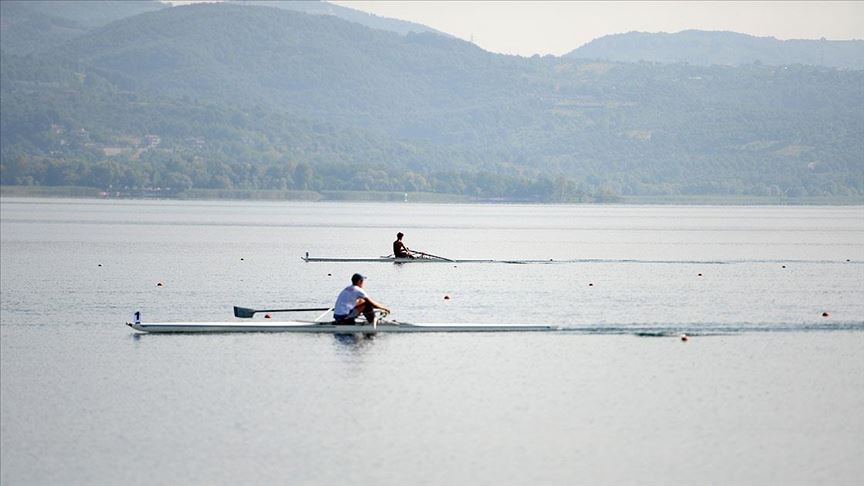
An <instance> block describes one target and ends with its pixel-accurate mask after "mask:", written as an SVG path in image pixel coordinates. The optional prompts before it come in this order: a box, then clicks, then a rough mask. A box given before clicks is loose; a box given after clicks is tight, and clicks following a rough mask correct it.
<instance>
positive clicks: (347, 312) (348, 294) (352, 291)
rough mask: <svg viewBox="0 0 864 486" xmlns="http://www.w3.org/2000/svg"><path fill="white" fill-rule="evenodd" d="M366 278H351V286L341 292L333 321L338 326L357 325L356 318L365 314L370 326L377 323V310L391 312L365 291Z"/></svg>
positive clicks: (357, 275)
mask: <svg viewBox="0 0 864 486" xmlns="http://www.w3.org/2000/svg"><path fill="white" fill-rule="evenodd" d="M365 280H366V277H364V276H363V275H360V274H359V273H355V274H354V275H353V276H352V277H351V285H349V286H347V287H345V288H344V289H342V292H339V297H337V298H336V305H334V306H333V319H334V320H335V321H336V322H335V323H336V324H356V321H354V319H355V318H357V317H359V316H360V314H363V316H364V317H366V321H367V322H368V323H369V324H374V323H375V309H382V310H384V311H386V312H387V313H389V312H390V309H388V308H387V307H386V306H384V305H383V304H380V303H378V302H375V301H374V300H372V299H371V298H370V297H369V296H368V295H367V294H366V291H365V290H363V282H364V281H365Z"/></svg>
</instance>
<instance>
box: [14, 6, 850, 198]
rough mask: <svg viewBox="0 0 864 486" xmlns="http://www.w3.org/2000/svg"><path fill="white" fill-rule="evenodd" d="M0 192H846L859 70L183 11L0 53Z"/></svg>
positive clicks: (261, 12)
mask: <svg viewBox="0 0 864 486" xmlns="http://www.w3.org/2000/svg"><path fill="white" fill-rule="evenodd" d="M0 81H2V93H0V95H2V96H0V102H2V107H0V118H2V133H0V138H2V139H0V142H2V143H0V145H2V148H0V155H2V160H0V175H2V183H3V184H45V185H65V184H77V185H89V186H96V187H104V188H107V187H111V188H115V189H116V188H132V187H137V188H140V187H154V186H168V187H171V188H172V190H185V189H190V188H210V189H231V188H235V189H236V188H242V189H256V188H271V189H308V190H350V189H356V190H385V191H406V192H410V191H427V192H439V193H453V194H462V195H469V196H475V197H482V198H500V199H510V200H536V201H578V200H583V201H584V200H612V199H615V198H616V197H618V196H626V195H653V194H659V195H754V196H760V195H771V196H790V197H794V196H816V197H818V196H851V197H861V196H862V195H864V163H862V156H861V154H862V153H864V136H862V134H864V115H862V113H864V93H862V86H864V72H861V71H848V70H836V69H832V68H825V67H818V66H804V65H790V66H781V67H774V66H768V65H764V64H763V65H758V64H749V65H744V66H739V67H732V66H711V67H704V66H692V65H684V64H673V65H663V64H646V63H635V64H629V63H619V62H595V61H586V60H579V59H571V58H555V57H551V56H547V57H543V58H541V57H533V58H521V57H516V56H504V55H497V54H492V53H489V52H486V51H483V50H482V49H480V48H478V47H476V46H474V45H473V44H470V43H467V42H464V41H460V40H458V39H453V38H448V37H444V36H439V35H436V34H433V33H419V34H417V33H408V34H407V35H401V34H397V33H394V32H388V31H382V30H375V29H370V28H367V27H364V26H362V25H359V24H357V23H352V22H347V21H344V20H341V19H339V18H335V17H333V16H325V15H308V14H304V13H301V12H295V11H289V10H285V9H275V8H270V7H261V6H248V5H226V4H197V5H191V6H184V7H172V8H163V9H159V10H156V11H152V12H145V13H141V14H139V15H135V16H132V17H127V18H123V19H120V20H117V21H115V22H112V23H110V24H108V25H105V26H103V27H100V28H98V29H95V30H92V31H89V32H88V33H85V34H82V35H79V36H77V37H75V38H73V39H71V40H67V41H65V42H63V43H62V45H60V46H58V47H56V48H54V49H51V50H48V51H44V52H38V53H33V54H30V55H27V56H21V55H15V54H13V53H10V52H8V51H6V50H5V44H4V49H3V52H2V70H0Z"/></svg>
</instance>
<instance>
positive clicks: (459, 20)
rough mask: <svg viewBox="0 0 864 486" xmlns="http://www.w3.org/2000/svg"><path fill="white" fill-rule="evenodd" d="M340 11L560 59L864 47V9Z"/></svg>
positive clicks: (664, 5)
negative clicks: (769, 40)
mask: <svg viewBox="0 0 864 486" xmlns="http://www.w3.org/2000/svg"><path fill="white" fill-rule="evenodd" d="M332 3H336V4H338V5H341V6H344V7H349V8H353V9H356V10H363V11H366V12H370V13H374V14H375V15H379V16H382V17H391V18H397V19H402V20H409V21H411V22H417V23H420V24H423V25H427V26H429V27H432V28H434V29H437V30H440V31H443V32H446V33H448V34H451V35H453V36H455V37H458V38H460V39H464V40H468V41H473V42H474V43H475V44H477V45H478V46H480V47H482V48H483V49H486V50H488V51H492V52H498V53H502V54H517V55H521V56H531V55H534V54H540V55H546V54H553V55H556V56H559V55H562V54H566V53H568V52H570V51H572V50H573V49H576V48H577V47H579V46H581V45H583V44H586V43H588V42H590V41H591V40H593V39H596V38H598V37H602V36H604V35H608V34H616V33H624V32H631V31H643V32H679V31H682V30H687V29H698V30H729V31H733V32H741V33H745V34H751V35H756V36H760V37H776V38H778V39H783V40H785V39H819V38H822V37H825V38H826V39H829V40H849V39H864V1H850V2H785V1H779V2H773V1H772V2H765V1H759V2H668V1H662V2H657V1H636V2H576V1H536V2H522V1H509V2H508V1H449V2H444V1H333V2H332Z"/></svg>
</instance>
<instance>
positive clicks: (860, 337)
mask: <svg viewBox="0 0 864 486" xmlns="http://www.w3.org/2000/svg"><path fill="white" fill-rule="evenodd" d="M400 230H401V231H403V232H405V233H406V237H405V240H406V243H407V245H408V246H409V247H411V248H415V249H419V250H423V251H426V252H429V253H433V254H436V255H442V256H447V257H451V258H494V259H554V260H567V261H568V263H553V264H536V265H508V264H457V265H451V264H440V265H438V264H435V265H392V264H380V263H363V264H344V263H303V262H302V261H301V260H300V256H301V255H303V254H305V252H307V251H308V252H310V254H311V255H312V256H351V257H368V256H373V257H374V256H379V255H384V254H387V253H389V252H390V243H391V242H392V240H393V239H394V235H395V233H396V232H397V231H400ZM0 243H2V245H0V257H2V262H0V263H2V266H0V268H2V271H0V284H2V295H0V297H2V299H0V338H2V339H0V346H2V353H0V373H2V379H0V392H2V394H0V419H2V420H0V441H2V442H0V446H2V447H0V481H2V483H3V484H22V483H24V484H28V483H121V482H123V483H132V484H135V483H140V484H151V483H169V484H177V483H188V482H191V483H199V484H200V483H208V484H212V483H223V484H224V483H236V482H238V481H244V480H245V481H250V480H254V481H260V482H270V483H274V482H278V483H292V484H297V483H301V484H317V483H350V484H406V483H409V484H452V483H454V482H470V483H475V484H502V483H506V484H531V483H554V484H572V483H574V482H579V481H582V482H601V483H639V484H645V483H655V484H669V483H681V484H692V483H705V482H714V483H718V482H723V483H729V482H734V483H765V482H770V483H775V484H786V483H801V484H804V483H812V482H830V483H844V482H848V483H852V482H853V481H855V480H857V479H859V478H860V477H861V475H862V474H864V465H862V463H861V461H860V457H862V456H864V439H862V438H861V437H864V418H862V417H864V414H862V413H861V410H864V354H862V353H864V208H861V207H731V208H730V207H628V206H551V207H544V206H517V205H513V206H509V205H419V204H322V203H316V204H307V203H229V202H151V201H147V202H142V201H120V202H117V201H112V202H106V201H85V200H30V199H7V198H4V199H3V200H2V204H0ZM358 271H359V272H361V273H364V274H365V275H367V276H368V281H367V283H366V289H367V290H368V291H369V292H370V294H371V295H372V296H374V297H376V298H378V299H379V300H381V301H383V302H385V303H386V304H388V305H389V306H390V307H391V308H393V309H394V311H395V312H394V315H393V317H394V318H396V319H399V320H401V321H407V322H421V323H422V322H447V323H468V322H470V323H529V324H541V323H543V324H545V323H551V324H556V325H565V326H567V327H569V328H571V329H572V330H571V331H568V332H562V333H549V334H500V335H463V334H454V335H449V334H424V335H384V336H378V337H375V338H374V339H351V338H337V337H333V336H314V335H310V336H304V335H288V334H284V335H283V334H275V335H268V334H249V335H213V336H159V335H144V336H139V335H135V334H134V333H133V332H132V331H131V330H130V329H129V328H127V327H126V326H124V325H123V322H125V321H127V320H129V318H130V315H131V313H132V311H134V310H141V311H142V313H143V315H144V319H145V320H146V321H163V320H230V319H231V318H232V317H231V306H232V305H242V306H246V307H258V308H261V307H270V306H278V307H292V306H328V305H330V304H332V301H333V300H335V295H336V293H338V291H339V290H340V289H341V288H342V287H344V286H345V285H346V283H347V280H348V278H349V277H350V275H351V274H352V273H354V272H358ZM700 274H701V276H700ZM157 282H162V283H163V284H164V285H163V286H162V287H157V286H156V283H157ZM445 295H447V296H450V297H451V298H450V299H448V300H445V299H444V296H445ZM823 312H828V313H829V315H828V317H823V316H822V313H823ZM279 317H281V316H279ZM681 332H686V333H688V334H691V335H693V336H694V337H693V338H692V339H691V340H690V341H688V342H686V343H684V342H681V341H680V340H678V339H677V338H676V336H677V335H678V334H679V333H681ZM648 336H651V337H648Z"/></svg>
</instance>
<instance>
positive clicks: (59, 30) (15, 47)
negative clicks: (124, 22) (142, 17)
mask: <svg viewBox="0 0 864 486" xmlns="http://www.w3.org/2000/svg"><path fill="white" fill-rule="evenodd" d="M166 7H168V5H167V4H163V3H161V2H159V1H158V0H125V1H122V2H119V1H115V2H109V1H83V0H63V1H47V0H28V1H19V0H3V1H2V2H0V42H2V46H3V50H4V51H6V52H9V53H16V54H27V53H30V52H34V51H38V50H45V49H50V48H52V47H55V46H58V45H60V44H62V43H63V42H65V41H68V40H70V39H73V38H75V37H78V36H80V35H82V34H84V33H86V32H87V31H89V30H91V29H94V28H96V27H101V26H103V25H106V24H108V23H111V22H113V21H115V20H119V19H122V18H125V17H131V16H133V15H138V14H140V13H143V12H151V11H154V10H159V9H162V8H166Z"/></svg>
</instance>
